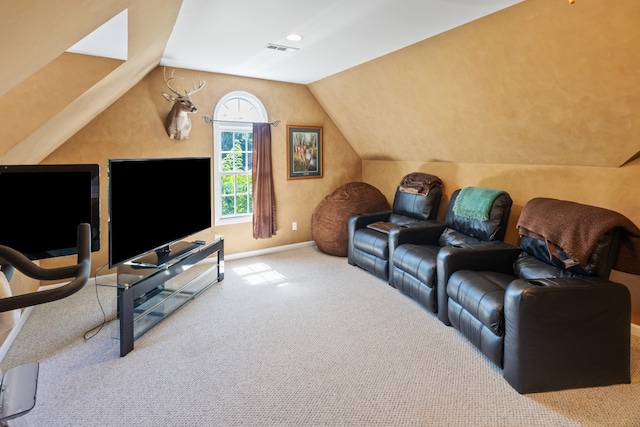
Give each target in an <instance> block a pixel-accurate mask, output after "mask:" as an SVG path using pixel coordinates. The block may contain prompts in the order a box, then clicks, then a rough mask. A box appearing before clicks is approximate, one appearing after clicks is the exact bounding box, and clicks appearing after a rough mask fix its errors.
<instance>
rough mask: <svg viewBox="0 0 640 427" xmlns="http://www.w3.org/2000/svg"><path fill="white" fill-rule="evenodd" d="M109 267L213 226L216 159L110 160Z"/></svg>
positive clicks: (163, 249)
mask: <svg viewBox="0 0 640 427" xmlns="http://www.w3.org/2000/svg"><path fill="white" fill-rule="evenodd" d="M108 175H109V267H111V268H112V267H116V266H118V265H121V264H124V263H126V262H129V261H134V260H136V259H140V258H141V257H142V256H143V255H146V254H149V253H152V252H154V251H155V252H156V254H157V255H158V256H157V260H156V262H153V263H152V264H161V263H162V262H163V261H162V260H161V259H160V258H161V255H162V254H164V255H163V258H165V259H169V257H170V252H171V245H172V244H173V243H175V242H178V241H180V240H182V239H185V238H187V237H188V236H191V235H193V234H195V233H197V232H199V231H202V230H205V229H207V228H210V227H211V223H212V221H211V214H212V208H211V201H212V198H211V158H210V157H179V158H148V159H110V160H109V161H108Z"/></svg>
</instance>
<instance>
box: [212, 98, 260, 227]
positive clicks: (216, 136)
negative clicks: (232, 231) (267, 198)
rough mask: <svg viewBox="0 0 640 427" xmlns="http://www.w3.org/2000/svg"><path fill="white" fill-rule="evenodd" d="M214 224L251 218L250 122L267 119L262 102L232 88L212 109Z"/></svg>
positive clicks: (246, 220) (251, 161)
mask: <svg viewBox="0 0 640 427" xmlns="http://www.w3.org/2000/svg"><path fill="white" fill-rule="evenodd" d="M213 119H214V126H213V145H214V149H213V152H214V156H215V158H214V163H215V167H214V188H215V223H216V224H230V223H237V222H248V221H251V216H252V214H253V195H252V193H251V184H252V181H251V167H252V164H253V159H252V151H253V123H254V122H256V123H260V122H264V123H266V122H268V121H269V119H268V117H267V112H266V110H265V108H264V105H263V104H262V102H260V100H259V99H258V98H257V97H256V96H255V95H253V94H251V93H249V92H243V91H235V92H230V93H228V94H226V95H225V96H223V97H222V99H220V101H219V102H218V104H217V105H216V108H215V110H214V112H213Z"/></svg>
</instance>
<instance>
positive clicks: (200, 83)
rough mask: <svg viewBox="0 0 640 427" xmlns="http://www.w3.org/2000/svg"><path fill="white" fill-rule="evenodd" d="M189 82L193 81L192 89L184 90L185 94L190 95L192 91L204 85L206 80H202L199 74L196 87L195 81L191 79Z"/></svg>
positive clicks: (194, 91)
mask: <svg viewBox="0 0 640 427" xmlns="http://www.w3.org/2000/svg"><path fill="white" fill-rule="evenodd" d="M191 83H193V90H192V91H191V92H189V91H188V90H185V93H186V94H187V96H189V95H191V94H192V93H196V92H197V91H199V90H200V89H202V87H203V86H204V84H205V83H206V82H205V81H204V80H202V78H200V76H198V87H196V82H195V81H193V80H191Z"/></svg>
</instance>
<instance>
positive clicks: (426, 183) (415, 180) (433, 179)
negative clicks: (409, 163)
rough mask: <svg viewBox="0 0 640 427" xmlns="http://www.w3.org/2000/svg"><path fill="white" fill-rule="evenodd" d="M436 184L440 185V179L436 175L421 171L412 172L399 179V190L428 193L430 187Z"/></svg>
mask: <svg viewBox="0 0 640 427" xmlns="http://www.w3.org/2000/svg"><path fill="white" fill-rule="evenodd" d="M436 185H437V186H442V180H440V178H438V177H437V176H435V175H429V174H428V173H423V172H412V173H410V174H408V175H405V176H404V177H403V178H402V180H400V191H405V192H407V193H419V194H429V190H431V187H434V186H436Z"/></svg>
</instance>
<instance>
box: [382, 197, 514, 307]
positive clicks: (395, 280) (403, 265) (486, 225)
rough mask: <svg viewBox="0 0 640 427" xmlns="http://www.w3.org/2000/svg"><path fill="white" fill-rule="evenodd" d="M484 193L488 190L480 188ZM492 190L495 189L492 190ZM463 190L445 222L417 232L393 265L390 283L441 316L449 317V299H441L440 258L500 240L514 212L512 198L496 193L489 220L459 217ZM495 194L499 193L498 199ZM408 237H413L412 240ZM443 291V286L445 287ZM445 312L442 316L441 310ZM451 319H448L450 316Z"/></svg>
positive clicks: (403, 243) (406, 241)
mask: <svg viewBox="0 0 640 427" xmlns="http://www.w3.org/2000/svg"><path fill="white" fill-rule="evenodd" d="M479 190H481V191H483V190H485V189H479ZM489 190H493V189H489ZM461 191H462V189H459V190H456V191H454V192H453V194H452V195H451V200H450V202H449V206H448V208H447V215H446V217H445V221H444V223H441V224H440V225H439V226H435V225H434V226H432V227H431V228H428V229H422V230H415V231H413V233H411V235H410V234H409V233H406V234H405V237H404V239H402V240H401V241H400V242H399V246H397V247H396V248H395V250H394V251H393V257H392V259H391V265H390V284H391V285H392V286H394V287H395V288H397V289H398V290H400V291H402V292H403V293H404V294H406V295H407V296H409V297H411V298H413V299H415V300H416V301H417V302H419V303H420V304H421V305H422V306H423V307H425V308H426V309H428V310H429V311H431V312H434V313H438V316H441V315H442V316H444V317H446V316H447V315H446V303H447V299H446V296H445V298H442V299H443V300H444V303H441V302H440V298H439V297H438V292H439V288H438V281H439V280H438V278H437V266H436V261H437V256H438V252H439V251H440V249H441V248H442V247H444V246H448V245H466V244H485V243H487V244H488V242H493V241H501V240H502V239H504V235H505V233H506V229H507V223H508V220H509V213H510V211H511V204H512V201H511V197H510V196H509V195H508V194H507V193H506V192H500V190H493V191H492V192H490V193H488V194H491V195H492V196H491V197H492V200H493V201H492V203H491V204H490V209H489V214H488V219H486V220H479V219H473V218H468V217H465V216H462V215H458V214H456V212H455V209H454V207H455V204H456V201H457V200H458V197H459V194H460V193H461ZM496 194H499V195H497V196H496ZM409 236H411V237H410V238H409ZM443 289H444V286H443ZM441 306H442V307H444V311H443V312H442V313H440V307H441ZM447 319H448V317H447Z"/></svg>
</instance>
